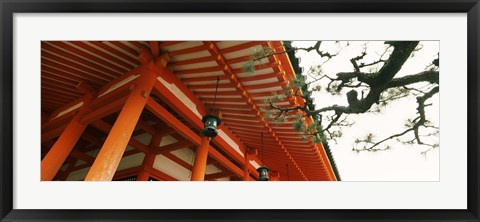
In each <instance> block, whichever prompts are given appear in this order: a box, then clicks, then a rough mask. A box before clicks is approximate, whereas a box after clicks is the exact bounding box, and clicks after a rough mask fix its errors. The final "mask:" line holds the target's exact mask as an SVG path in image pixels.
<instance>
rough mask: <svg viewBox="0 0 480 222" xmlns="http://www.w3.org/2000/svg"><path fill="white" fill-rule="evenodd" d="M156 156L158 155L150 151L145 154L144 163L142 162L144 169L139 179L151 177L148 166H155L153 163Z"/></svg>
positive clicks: (145, 179) (139, 174)
mask: <svg viewBox="0 0 480 222" xmlns="http://www.w3.org/2000/svg"><path fill="white" fill-rule="evenodd" d="M155 157H156V155H155V154H150V153H147V154H145V158H144V159H143V163H142V169H141V170H140V172H139V173H138V176H137V181H147V180H148V178H150V172H148V171H147V170H146V168H147V167H148V166H150V167H151V166H153V163H154V162H155Z"/></svg>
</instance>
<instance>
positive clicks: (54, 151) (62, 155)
mask: <svg viewBox="0 0 480 222" xmlns="http://www.w3.org/2000/svg"><path fill="white" fill-rule="evenodd" d="M80 118H81V112H79V113H78V114H76V115H75V116H74V117H73V119H72V120H71V121H70V123H68V125H67V127H66V128H65V130H63V133H62V134H61V135H60V137H59V138H58V139H57V141H56V142H55V144H54V145H53V146H52V148H51V149H50V151H48V153H47V155H46V156H45V157H44V158H43V159H42V163H41V179H42V181H50V180H53V178H54V177H55V175H56V174H57V173H58V171H59V170H60V168H61V167H62V164H63V163H64V162H65V160H66V159H67V157H68V155H69V154H70V152H71V151H72V149H73V147H74V146H75V144H77V141H78V139H79V138H80V136H81V135H82V133H83V131H84V130H85V128H86V126H87V125H85V124H82V123H80Z"/></svg>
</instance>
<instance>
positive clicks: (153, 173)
mask: <svg viewBox="0 0 480 222" xmlns="http://www.w3.org/2000/svg"><path fill="white" fill-rule="evenodd" d="M145 168H146V170H147V171H148V172H149V173H150V175H151V176H152V177H154V178H156V179H159V180H166V181H178V179H177V178H175V177H172V176H170V175H168V174H166V173H163V172H161V171H159V170H157V169H155V168H153V167H151V166H146V167H145Z"/></svg>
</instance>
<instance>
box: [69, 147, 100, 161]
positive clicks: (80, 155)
mask: <svg viewBox="0 0 480 222" xmlns="http://www.w3.org/2000/svg"><path fill="white" fill-rule="evenodd" d="M70 156H71V157H73V158H75V159H77V160H83V161H85V162H87V163H88V162H93V161H94V160H95V158H93V157H91V156H89V155H87V154H85V153H82V152H80V151H78V150H73V151H72V152H71V153H70Z"/></svg>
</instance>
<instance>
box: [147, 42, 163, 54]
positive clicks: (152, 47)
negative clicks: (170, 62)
mask: <svg viewBox="0 0 480 222" xmlns="http://www.w3.org/2000/svg"><path fill="white" fill-rule="evenodd" d="M148 43H149V44H150V50H151V52H152V56H153V57H154V58H155V57H158V55H160V48H159V47H158V41H149V42H148Z"/></svg>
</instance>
